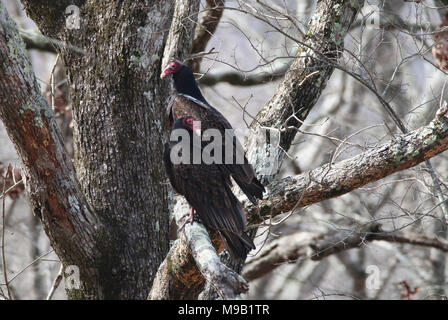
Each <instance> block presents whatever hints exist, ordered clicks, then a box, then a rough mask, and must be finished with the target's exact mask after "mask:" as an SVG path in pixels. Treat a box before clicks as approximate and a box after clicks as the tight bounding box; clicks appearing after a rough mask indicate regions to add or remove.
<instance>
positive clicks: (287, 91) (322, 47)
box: [152, 0, 363, 299]
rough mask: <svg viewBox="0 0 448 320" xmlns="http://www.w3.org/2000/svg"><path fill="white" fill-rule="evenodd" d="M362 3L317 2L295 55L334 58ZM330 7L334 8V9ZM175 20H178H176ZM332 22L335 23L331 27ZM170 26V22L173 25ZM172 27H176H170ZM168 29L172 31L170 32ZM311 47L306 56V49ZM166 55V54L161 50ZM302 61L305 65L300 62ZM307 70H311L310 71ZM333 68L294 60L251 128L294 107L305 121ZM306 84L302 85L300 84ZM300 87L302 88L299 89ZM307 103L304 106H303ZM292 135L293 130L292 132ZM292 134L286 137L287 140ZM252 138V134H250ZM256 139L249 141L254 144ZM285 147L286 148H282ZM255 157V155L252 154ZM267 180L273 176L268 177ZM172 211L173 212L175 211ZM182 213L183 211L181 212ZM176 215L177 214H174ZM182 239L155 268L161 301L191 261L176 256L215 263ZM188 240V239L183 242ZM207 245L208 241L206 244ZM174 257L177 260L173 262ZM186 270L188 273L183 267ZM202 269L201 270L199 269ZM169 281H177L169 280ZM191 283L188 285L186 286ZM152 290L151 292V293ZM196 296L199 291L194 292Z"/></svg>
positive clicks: (282, 118) (196, 242) (284, 116)
mask: <svg viewBox="0 0 448 320" xmlns="http://www.w3.org/2000/svg"><path fill="white" fill-rule="evenodd" d="M362 3H363V1H355V2H353V1H341V0H321V1H320V2H319V3H318V6H317V9H316V12H315V15H314V17H315V18H314V19H312V23H311V27H310V37H309V39H308V42H307V43H306V45H305V47H302V48H301V49H299V51H298V54H300V53H301V52H306V54H307V55H308V54H311V55H327V56H328V58H329V59H337V57H338V56H339V53H340V52H341V51H342V50H341V46H342V45H343V39H344V37H345V35H346V33H347V31H348V30H349V29H350V24H351V23H352V22H353V20H354V18H355V16H356V13H357V12H358V10H359V8H360V7H361V6H362ZM334 8H337V9H336V10H335V9H334ZM180 20H181V19H179V20H178V21H180ZM335 21H339V22H337V23H336V24H335ZM173 23H174V22H173ZM174 28H176V27H175V26H174ZM171 30H176V29H173V26H172V29H171ZM310 46H311V47H312V48H315V49H314V50H311V51H312V52H311V53H308V51H309V50H308V48H309V47H310ZM165 52H166V51H165ZM301 61H306V62H304V63H303V62H301ZM320 69H322V70H321V72H320V73H319V75H316V74H317V72H316V70H320ZM310 70H311V71H310ZM332 71H333V67H329V66H328V65H327V64H322V62H321V60H318V59H311V58H309V59H297V60H295V61H294V62H293V63H292V65H291V67H290V69H289V71H288V72H287V74H286V75H285V79H284V81H283V83H282V84H281V85H280V87H279V88H278V89H277V91H276V93H275V95H274V97H273V98H272V99H271V101H270V102H269V103H268V104H267V106H266V107H265V108H264V109H263V110H262V112H261V113H260V114H259V115H258V116H257V120H256V121H255V122H254V123H255V127H260V126H262V125H266V126H269V125H273V122H275V123H277V124H283V123H285V124H286V123H288V124H289V125H290V124H291V123H290V122H288V121H286V120H288V119H289V118H290V116H291V115H292V114H295V112H294V110H296V111H297V110H301V109H299V108H297V106H296V104H299V105H301V106H304V108H306V109H304V110H301V111H300V116H301V118H303V119H304V118H305V117H306V115H307V114H308V112H309V110H310V109H311V108H312V106H314V104H315V103H316V102H317V98H318V97H319V95H320V93H321V92H322V90H323V88H324V87H325V82H326V81H327V80H328V78H329V77H330V75H331V74H332ZM304 83H306V84H304ZM302 85H303V86H302ZM304 103H307V104H304ZM294 134H295V131H294ZM294 134H291V135H290V138H291V140H290V141H289V140H288V141H289V142H288V143H290V142H291V141H292V138H293V137H294ZM253 136H254V135H253ZM256 140H257V139H253V140H252V141H255V142H256ZM257 147H259V148H260V150H261V149H262V148H264V146H257V145H253V144H252V145H251V144H249V148H250V150H251V151H252V152H255V151H254V150H255V149H256V148H257ZM286 147H287V148H289V145H288V146H286ZM255 154H256V155H257V157H258V155H259V154H258V152H256V153H255ZM260 156H261V154H260ZM249 159H251V160H252V161H251V160H250V161H251V162H252V163H253V164H254V165H255V166H256V167H258V166H262V165H263V164H264V160H265V159H262V157H258V158H257V159H254V158H249ZM270 176H271V177H272V176H273V175H270ZM175 212H176V210H175ZM184 212H185V211H184ZM176 214H178V213H176ZM182 240H183V239H182V238H181V239H180V240H179V241H177V242H176V243H175V244H174V246H173V248H171V250H170V254H168V256H167V258H166V259H165V262H164V264H163V267H164V268H159V271H158V274H159V276H158V277H157V278H156V280H157V279H161V280H162V279H164V280H165V279H170V280H169V281H164V282H163V286H160V284H158V283H157V282H156V281H155V282H154V284H153V288H154V286H156V287H158V288H163V289H159V290H161V291H162V292H164V293H166V294H167V295H165V296H164V298H166V299H169V298H170V294H173V292H174V291H175V289H174V287H170V286H171V284H175V283H179V281H178V279H179V277H183V275H182V272H180V273H177V272H176V271H178V270H182V269H183V268H184V266H185V264H186V263H189V262H191V259H185V258H184V259H179V257H188V255H189V254H190V252H188V248H189V249H190V250H191V252H193V253H195V252H197V253H198V255H196V261H197V262H198V261H216V260H215V257H213V259H211V260H209V259H208V257H207V255H206V254H204V253H203V252H201V244H202V243H203V241H205V240H204V238H203V237H191V238H190V240H189V241H190V242H189V243H188V245H187V244H185V243H182ZM185 240H188V237H187V238H186V239H185ZM207 242H208V241H207ZM176 258H177V259H176ZM207 268H208V269H209V270H211V269H213V268H211V267H206V269H207ZM187 270H191V269H190V268H187ZM202 270H204V269H202ZM173 278H178V279H177V280H176V279H173ZM190 281H191V282H194V281H198V282H199V283H201V284H202V281H203V280H202V279H201V278H196V277H195V278H193V279H190ZM191 285H193V284H190V286H191ZM152 291H154V290H152ZM225 291H226V292H232V291H234V288H231V287H230V288H229V289H228V290H225ZM198 293H199V292H198ZM191 298H194V299H196V298H197V296H192V297H191ZM229 298H230V297H229Z"/></svg>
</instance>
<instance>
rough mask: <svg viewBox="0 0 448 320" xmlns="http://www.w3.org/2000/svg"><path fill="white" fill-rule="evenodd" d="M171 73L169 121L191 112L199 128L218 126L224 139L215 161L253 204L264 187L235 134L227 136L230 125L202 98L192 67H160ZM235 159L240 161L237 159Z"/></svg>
mask: <svg viewBox="0 0 448 320" xmlns="http://www.w3.org/2000/svg"><path fill="white" fill-rule="evenodd" d="M170 74H171V75H172V77H173V82H174V88H175V89H176V91H177V95H176V96H175V97H174V99H173V101H172V102H171V103H170V104H169V106H168V108H167V117H168V120H169V122H170V124H173V123H174V122H175V121H176V120H177V119H179V118H182V117H186V116H191V117H193V118H194V119H196V120H198V121H201V129H202V132H205V131H206V130H207V129H217V130H219V131H220V132H221V133H222V139H223V141H222V148H223V151H222V156H223V158H222V161H221V162H220V163H221V164H217V166H218V167H219V168H220V170H221V171H223V172H226V173H227V174H230V175H231V176H232V178H233V179H234V180H235V182H236V183H237V184H238V186H239V187H240V188H241V190H242V191H243V192H244V193H245V194H246V196H247V198H248V199H249V200H250V201H251V202H252V203H254V204H256V203H257V199H262V197H263V192H264V191H265V188H264V186H263V185H262V184H261V183H260V182H259V181H258V180H257V178H256V177H255V172H254V169H253V168H252V165H251V164H250V163H249V162H248V161H247V159H246V156H245V155H244V150H243V149H242V147H241V146H240V144H239V142H238V140H237V138H236V137H235V136H232V137H230V138H229V129H232V126H231V125H230V123H229V122H228V121H227V119H226V118H225V117H224V116H223V115H222V114H221V113H220V112H219V111H218V110H216V109H215V108H214V107H212V106H211V105H210V104H209V103H208V102H207V101H206V100H205V98H204V96H203V95H202V93H201V90H200V89H199V87H198V84H197V83H196V80H195V78H194V75H193V71H192V70H191V69H190V68H189V67H188V66H186V65H184V64H183V63H182V62H180V61H172V62H170V63H169V64H168V66H167V67H166V68H165V69H164V70H163V72H162V75H161V78H162V79H163V78H165V77H166V76H167V75H170ZM226 129H227V130H226ZM226 137H227V138H228V139H226ZM229 141H230V142H229ZM232 142H233V145H232V146H231V148H227V147H226V146H225V144H226V143H227V144H230V143H232ZM227 150H232V151H231V152H232V153H233V154H231V155H227V156H229V158H230V159H232V160H233V161H231V162H230V163H229V161H227V162H226V161H225V159H228V158H227V157H226V151H227ZM237 159H241V160H242V161H239V162H236V160H237Z"/></svg>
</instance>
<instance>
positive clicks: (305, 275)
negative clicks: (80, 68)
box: [0, 0, 448, 299]
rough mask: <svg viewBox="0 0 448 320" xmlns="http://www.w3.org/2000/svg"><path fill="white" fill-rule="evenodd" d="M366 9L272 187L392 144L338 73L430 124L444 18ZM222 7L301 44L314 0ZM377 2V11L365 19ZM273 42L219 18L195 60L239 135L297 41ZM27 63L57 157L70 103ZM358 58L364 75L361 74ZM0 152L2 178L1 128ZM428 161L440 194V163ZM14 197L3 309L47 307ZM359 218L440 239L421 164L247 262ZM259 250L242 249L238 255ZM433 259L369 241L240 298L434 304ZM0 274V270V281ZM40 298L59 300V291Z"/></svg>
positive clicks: (30, 232) (43, 58)
mask: <svg viewBox="0 0 448 320" xmlns="http://www.w3.org/2000/svg"><path fill="white" fill-rule="evenodd" d="M1 2H2V3H3V4H4V5H6V7H7V10H8V12H9V14H10V15H11V17H12V18H13V19H14V21H15V22H16V23H17V25H18V26H19V27H20V28H21V29H22V30H27V31H28V32H31V33H32V32H36V25H35V24H34V23H33V21H31V20H30V19H29V18H28V17H27V16H26V14H25V12H24V11H23V9H22V5H21V4H20V1H16V0H1ZM263 3H265V4H268V6H263ZM368 4H369V5H371V6H370V7H369V8H368V10H363V12H362V14H360V15H359V16H358V17H357V21H356V22H355V23H354V24H353V27H352V29H351V31H350V33H349V35H348V36H347V37H346V38H345V48H346V51H345V52H344V55H343V58H342V60H341V61H340V65H341V66H343V67H344V68H345V69H346V70H336V71H335V72H334V74H333V75H332V77H331V79H330V81H329V83H328V85H327V87H326V88H325V90H324V92H323V94H322V96H321V97H320V99H319V101H318V103H317V105H316V106H315V107H314V108H313V110H312V112H311V114H310V115H309V116H308V118H307V120H306V125H304V126H302V128H301V132H300V134H298V135H297V136H296V139H295V143H294V146H293V147H292V148H291V149H290V151H289V153H288V154H289V159H288V160H287V161H285V163H284V165H283V168H282V173H281V177H284V176H288V175H291V174H298V173H300V172H304V171H307V170H310V169H313V168H315V167H318V166H320V165H322V164H325V163H328V162H330V161H331V162H336V161H340V160H343V159H345V158H349V157H351V156H354V155H356V154H358V153H360V152H362V151H365V150H368V149H369V148H371V147H375V146H378V145H380V144H382V143H384V142H386V141H388V140H390V139H391V135H392V133H398V132H399V131H398V129H396V125H395V124H394V123H393V121H392V119H391V118H390V117H389V115H388V114H387V113H386V112H385V110H384V109H383V108H382V106H381V104H380V102H379V101H378V99H377V97H376V96H375V95H374V94H372V92H371V91H369V90H368V89H367V88H366V87H365V86H364V85H363V84H361V83H360V82H359V81H358V80H357V79H355V78H354V77H352V76H350V74H348V73H347V72H346V71H349V72H354V73H356V74H359V75H361V76H362V77H365V78H368V79H370V78H373V80H374V82H375V84H376V86H377V92H378V93H379V94H380V95H381V96H382V97H383V98H384V99H386V100H387V101H388V102H390V104H391V105H392V106H393V107H394V109H395V111H396V113H397V114H398V115H399V117H400V119H401V120H402V122H403V123H404V125H405V126H406V128H408V129H409V130H412V129H415V128H418V127H420V126H422V125H425V124H427V123H428V122H429V121H430V120H431V119H433V117H434V114H435V112H436V110H437V108H438V105H439V102H440V100H441V92H443V88H444V85H445V82H446V74H445V72H444V71H442V70H441V69H440V68H438V67H437V62H436V61H435V59H434V57H433V53H432V48H433V45H434V30H437V29H438V28H439V25H440V24H441V23H442V18H443V17H444V12H443V10H438V9H435V7H436V6H438V5H440V3H439V2H437V1H430V0H427V1H425V2H424V3H420V1H415V2H412V1H368ZM225 5H226V6H228V7H235V8H240V7H244V6H254V7H257V8H258V10H259V11H260V15H261V16H262V17H263V19H265V20H267V21H270V22H271V23H272V25H275V26H277V27H278V28H280V29H281V30H282V31H283V32H284V33H285V34H288V33H289V32H290V31H291V30H292V29H293V28H296V27H298V28H299V29H300V30H302V32H303V33H304V34H306V32H307V25H308V21H309V19H310V16H311V15H312V13H313V10H314V7H315V1H312V0H298V1H289V0H273V1H266V2H258V1H230V0H228V1H225ZM202 6H205V1H204V3H203V4H202ZM375 6H376V8H377V9H378V10H377V11H375V10H374V11H372V8H375ZM275 10H277V11H278V14H275ZM280 13H282V14H280ZM288 17H293V18H291V19H289V18H288ZM377 17H378V18H379V21H378V22H379V28H376V27H375V25H374V24H375V23H376V21H374V23H373V24H372V25H367V26H366V25H365V23H364V22H366V21H370V20H371V19H372V18H377ZM369 19H370V20H369ZM293 24H295V26H293ZM447 32H448V31H447ZM285 34H283V33H281V32H278V30H275V29H274V28H273V27H272V26H270V25H269V24H267V23H266V22H263V21H261V20H259V19H256V18H254V17H253V16H251V15H248V14H244V13H242V12H238V11H230V10H224V13H223V16H222V18H221V21H220V23H219V25H218V28H217V30H216V32H215V34H214V35H213V37H212V38H211V40H210V42H209V43H208V47H207V50H208V51H210V50H211V52H212V54H209V55H206V56H205V57H204V59H203V60H202V63H201V66H200V74H198V75H197V78H198V81H199V83H200V84H201V89H202V91H203V93H204V95H205V97H206V98H207V100H208V101H209V102H210V103H211V104H212V105H214V106H215V107H217V108H218V109H219V110H220V111H221V112H222V113H223V114H224V115H225V116H226V117H227V118H228V119H229V121H230V122H231V123H232V125H233V126H234V127H235V128H238V129H240V131H241V132H244V130H245V129H247V124H248V123H250V122H251V121H252V119H251V116H255V115H256V114H257V112H258V110H260V109H261V108H262V107H263V106H264V105H265V103H266V102H267V101H268V99H269V98H270V97H271V96H272V94H273V93H274V92H275V89H276V87H277V85H278V83H279V79H280V78H281V76H282V74H283V73H284V72H285V70H286V67H287V66H288V64H289V63H290V61H291V56H294V55H295V51H296V49H297V45H296V44H295V43H294V42H293V41H292V40H291V39H289V38H288V37H287V36H285ZM441 35H443V33H441ZM29 53H30V56H31V58H32V63H33V67H34V71H35V73H36V76H37V77H38V79H39V80H40V82H41V87H42V91H43V92H45V93H46V96H47V97H48V100H49V102H50V103H52V101H51V100H52V97H51V86H50V82H51V81H53V83H54V84H55V90H54V101H53V105H54V107H55V111H56V113H57V115H58V116H57V117H58V122H59V124H60V126H61V129H62V132H63V133H64V135H65V141H66V145H67V149H68V150H72V149H71V148H72V147H71V125H70V122H71V116H70V97H68V96H67V92H68V90H67V88H66V86H67V84H66V82H65V81H66V79H65V77H64V70H63V66H62V65H60V60H59V59H58V58H57V56H56V54H54V53H52V52H47V51H45V50H39V49H30V50H29ZM56 62H57V63H56ZM360 62H362V64H363V65H364V67H365V69H363V68H360ZM55 63H56V64H55ZM52 74H53V77H52ZM267 75H271V76H270V77H267ZM52 78H53V79H52ZM241 79H243V80H244V79H246V81H245V82H240V80H241ZM248 84H250V85H248ZM447 91H448V88H447V89H445V92H447ZM243 109H244V110H243ZM240 140H241V141H242V142H243V141H244V137H242V136H240ZM0 145H1V148H0V162H1V166H2V171H1V173H2V175H3V176H5V175H6V174H7V167H8V165H9V164H11V165H12V167H13V168H19V167H20V166H19V160H18V157H17V155H16V154H15V151H14V148H13V146H12V144H11V142H10V141H9V138H8V136H7V134H6V132H5V130H4V128H3V126H2V125H1V124H0ZM431 161H432V165H433V167H434V170H435V172H436V173H437V175H438V178H439V180H440V183H441V187H442V190H443V192H444V193H445V194H446V192H447V183H448V180H447V176H446V172H447V171H448V168H447V165H448V161H447V154H446V153H445V154H441V155H438V156H437V157H435V158H433V159H432V160H431ZM15 172H16V174H18V171H17V170H15ZM3 180H4V181H5V183H4V185H6V187H8V186H11V181H10V180H11V179H3ZM0 182H2V180H0ZM14 190H15V191H16V192H13V193H9V196H8V197H6V199H5V212H4V220H3V221H1V225H2V228H4V230H5V242H4V246H5V257H6V272H7V274H8V279H9V281H10V289H11V291H12V292H11V293H12V295H13V296H14V298H15V299H45V298H46V297H47V296H48V294H49V292H50V290H51V288H52V285H53V281H54V279H55V278H56V276H57V275H58V273H59V271H60V267H61V265H60V263H59V261H58V257H57V256H56V254H54V252H53V251H52V248H51V246H50V244H49V241H48V239H47V236H46V235H45V233H44V232H43V228H42V226H41V223H40V221H39V220H38V218H36V217H34V216H33V215H32V213H31V211H30V208H29V204H28V201H27V199H26V197H25V195H24V194H23V193H22V192H21V190H20V189H14ZM275 220H278V217H277V219H275ZM370 221H378V222H379V223H381V225H382V228H383V230H388V231H392V230H400V231H405V232H412V233H416V234H425V235H429V236H432V237H434V236H436V237H439V238H440V239H445V238H446V229H445V227H444V226H445V220H444V216H443V213H442V210H441V206H440V205H439V200H438V198H437V195H436V194H435V192H434V190H433V183H432V180H431V176H430V173H429V172H428V170H427V168H426V166H425V165H419V166H417V167H414V168H413V169H410V170H405V171H402V172H399V173H396V174H393V175H391V176H389V177H388V178H386V179H383V180H380V181H378V182H376V183H372V184H369V185H367V186H366V187H363V188H360V189H358V190H355V191H353V192H350V193H349V194H346V195H344V196H341V197H339V198H336V199H331V200H326V201H323V202H320V203H318V204H315V205H312V206H309V207H306V208H305V209H300V210H297V211H296V212H293V213H292V214H290V216H289V217H288V219H286V220H285V221H282V222H281V223H279V224H276V225H274V226H269V227H266V228H264V229H262V230H260V231H259V235H258V236H257V239H256V243H257V245H258V246H257V252H258V250H263V248H265V247H266V246H268V245H269V242H270V241H272V240H275V239H278V238H280V237H284V236H286V235H291V234H294V233H316V234H323V233H325V234H332V233H335V232H340V231H347V232H350V230H353V229H356V228H359V226H360V225H363V224H365V223H367V222H370ZM257 252H255V251H253V252H252V253H251V255H250V256H253V255H255V254H256V253H257ZM251 259H253V258H252V257H249V259H248V263H250V260H251ZM445 262H446V256H445V253H444V252H442V251H440V250H438V249H434V248H427V247H421V246H414V245H410V244H399V243H394V242H386V241H371V242H366V243H365V244H364V245H363V246H362V248H356V249H351V250H347V251H343V252H341V253H337V254H334V255H330V256H329V257H326V258H323V259H320V260H317V261H313V260H312V259H310V258H309V257H307V258H299V259H297V260H294V261H290V263H282V265H280V266H278V267H277V268H275V269H274V270H273V271H271V272H269V273H268V274H266V275H264V276H262V277H259V278H254V279H250V277H249V280H250V291H249V294H248V295H247V296H246V297H247V298H256V299H439V298H444V297H445V295H446V289H447V286H446V278H445V274H446V263H445ZM4 267H5V266H3V264H2V266H1V270H2V273H3V268H4ZM244 274H245V273H244V270H243V275H244ZM372 277H373V278H372ZM0 279H2V280H0V284H3V286H0V287H1V288H2V290H5V286H4V280H3V277H1V278H0ZM369 284H370V285H369ZM52 298H53V299H65V298H66V296H65V292H64V285H63V284H61V285H60V286H59V287H58V289H57V290H56V292H55V293H54V296H53V297H52Z"/></svg>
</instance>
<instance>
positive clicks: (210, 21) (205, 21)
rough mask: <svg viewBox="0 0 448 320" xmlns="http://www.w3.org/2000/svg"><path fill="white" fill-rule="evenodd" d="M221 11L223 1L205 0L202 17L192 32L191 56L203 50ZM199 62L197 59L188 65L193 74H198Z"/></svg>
mask: <svg viewBox="0 0 448 320" xmlns="http://www.w3.org/2000/svg"><path fill="white" fill-rule="evenodd" d="M223 11H224V0H206V6H205V8H204V15H202V17H201V19H200V21H199V22H198V24H197V26H196V30H195V32H194V40H193V47H192V49H191V53H192V54H195V53H199V52H202V51H204V50H205V48H206V46H207V43H208V41H209V40H210V38H211V36H212V35H213V34H214V33H215V30H216V28H217V27H218V24H219V20H221V16H222V13H223ZM201 60H202V59H201V58H200V57H198V58H196V59H194V60H193V61H192V62H191V63H190V66H191V69H192V70H193V72H199V66H200V64H201Z"/></svg>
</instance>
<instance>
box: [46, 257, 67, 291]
mask: <svg viewBox="0 0 448 320" xmlns="http://www.w3.org/2000/svg"><path fill="white" fill-rule="evenodd" d="M63 270H64V266H63V265H62V263H61V268H60V269H59V272H58V275H57V276H56V278H55V279H54V281H53V285H52V286H51V290H50V292H49V293H48V296H47V300H51V298H52V297H53V295H54V293H55V291H56V289H57V288H58V287H59V284H60V283H61V280H62V272H63Z"/></svg>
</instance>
